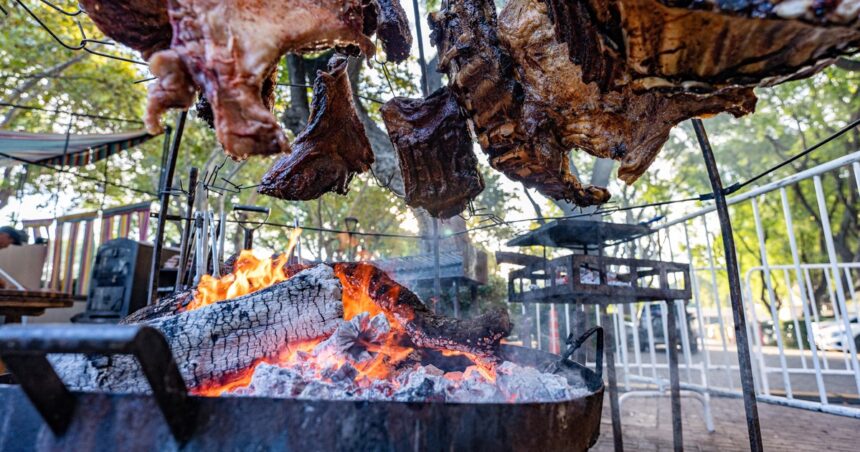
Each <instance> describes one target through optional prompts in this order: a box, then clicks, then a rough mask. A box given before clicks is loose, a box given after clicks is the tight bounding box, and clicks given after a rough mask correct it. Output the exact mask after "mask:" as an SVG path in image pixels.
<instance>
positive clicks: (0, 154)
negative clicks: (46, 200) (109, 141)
mask: <svg viewBox="0 0 860 452" xmlns="http://www.w3.org/2000/svg"><path fill="white" fill-rule="evenodd" d="M0 157H5V158H7V159H10V160H15V161H16V162H20V163H23V164H25V165H36V166H38V167H41V168H47V169H49V170H52V171H56V172H59V173H65V174H71V175H72V176H75V177H77V178H78V179H84V180H89V181H93V182H98V183H101V184H105V185H110V186H113V187H117V188H122V189H124V190H128V191H132V192H135V193H139V194H142V195H149V196H157V195H156V194H155V193H153V192H150V191H146V190H141V189H139V188H134V187H130V186H128V185H123V184H118V183H116V182H111V181H109V180H105V179H100V178H98V177H92V176H87V175H86V174H80V173H77V172H75V171H70V170H67V169H65V168H57V167H55V166H51V165H48V164H45V163H41V162H31V161H29V160H25V159H22V158H20V157H15V156H13V155H9V154H6V153H4V152H0Z"/></svg>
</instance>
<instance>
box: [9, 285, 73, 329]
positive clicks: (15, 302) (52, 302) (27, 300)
mask: <svg viewBox="0 0 860 452" xmlns="http://www.w3.org/2000/svg"><path fill="white" fill-rule="evenodd" d="M74 300H75V298H74V296H73V295H71V294H68V293H64V292H55V291H49V290H14V289H0V316H4V318H5V323H20V322H21V316H25V315H26V316H40V315H42V314H44V313H45V309H53V308H68V307H71V306H72V303H73V302H74Z"/></svg>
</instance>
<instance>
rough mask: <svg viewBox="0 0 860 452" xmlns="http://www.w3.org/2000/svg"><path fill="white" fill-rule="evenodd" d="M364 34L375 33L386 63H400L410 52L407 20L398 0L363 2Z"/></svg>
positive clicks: (409, 32)
mask: <svg viewBox="0 0 860 452" xmlns="http://www.w3.org/2000/svg"><path fill="white" fill-rule="evenodd" d="M365 1H366V2H367V5H366V6H365V10H364V23H365V28H364V33H365V34H368V35H369V34H372V33H374V32H375V33H376V37H377V38H379V40H380V41H381V42H382V50H383V51H384V52H385V57H386V58H387V59H388V61H392V62H395V63H400V62H402V61H406V59H407V58H409V53H410V52H411V51H412V32H411V31H409V19H407V18H406V11H404V10H403V7H402V6H400V2H399V1H398V0H375V1H374V0H365Z"/></svg>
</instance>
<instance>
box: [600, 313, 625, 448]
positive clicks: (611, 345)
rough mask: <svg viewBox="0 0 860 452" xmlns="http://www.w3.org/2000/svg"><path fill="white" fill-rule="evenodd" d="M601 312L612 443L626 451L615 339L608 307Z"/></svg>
mask: <svg viewBox="0 0 860 452" xmlns="http://www.w3.org/2000/svg"><path fill="white" fill-rule="evenodd" d="M597 311H598V312H600V315H599V317H598V318H602V320H603V321H602V322H601V323H602V324H603V334H604V335H605V336H606V338H605V340H604V344H606V345H605V346H604V349H603V350H604V351H603V353H604V355H605V358H606V359H605V360H604V361H605V362H606V380H607V381H608V382H609V408H610V412H611V413H612V441H613V443H614V444H615V451H616V452H623V451H624V437H623V436H622V432H621V406H620V405H619V404H618V377H617V376H616V375H615V338H613V337H612V336H613V331H612V328H610V325H609V322H610V320H609V314H608V313H607V310H606V306H605V305H601V306H599V307H598V308H597Z"/></svg>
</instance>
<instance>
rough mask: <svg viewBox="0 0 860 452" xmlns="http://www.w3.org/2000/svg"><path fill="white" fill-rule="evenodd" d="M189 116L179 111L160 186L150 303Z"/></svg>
mask: <svg viewBox="0 0 860 452" xmlns="http://www.w3.org/2000/svg"><path fill="white" fill-rule="evenodd" d="M187 117H188V111H182V112H180V113H179V117H178V118H176V132H175V135H173V142H172V143H171V144H170V151H169V153H168V154H167V161H166V162H165V164H166V165H167V168H166V169H167V171H165V172H164V173H163V174H164V179H163V180H162V183H161V187H158V188H159V196H160V197H161V210H159V211H158V225H157V226H156V228H155V239H154V240H153V245H152V266H151V267H150V275H149V303H150V304H153V303H155V301H156V299H157V298H158V279H159V276H160V275H159V273H160V271H161V249H162V248H164V227H165V225H166V223H167V214H168V212H167V211H168V209H169V208H170V191H171V190H172V189H173V174H174V173H175V170H176V160H177V156H178V155H179V144H180V143H181V142H182V132H183V131H184V130H185V119H186V118H187Z"/></svg>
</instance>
